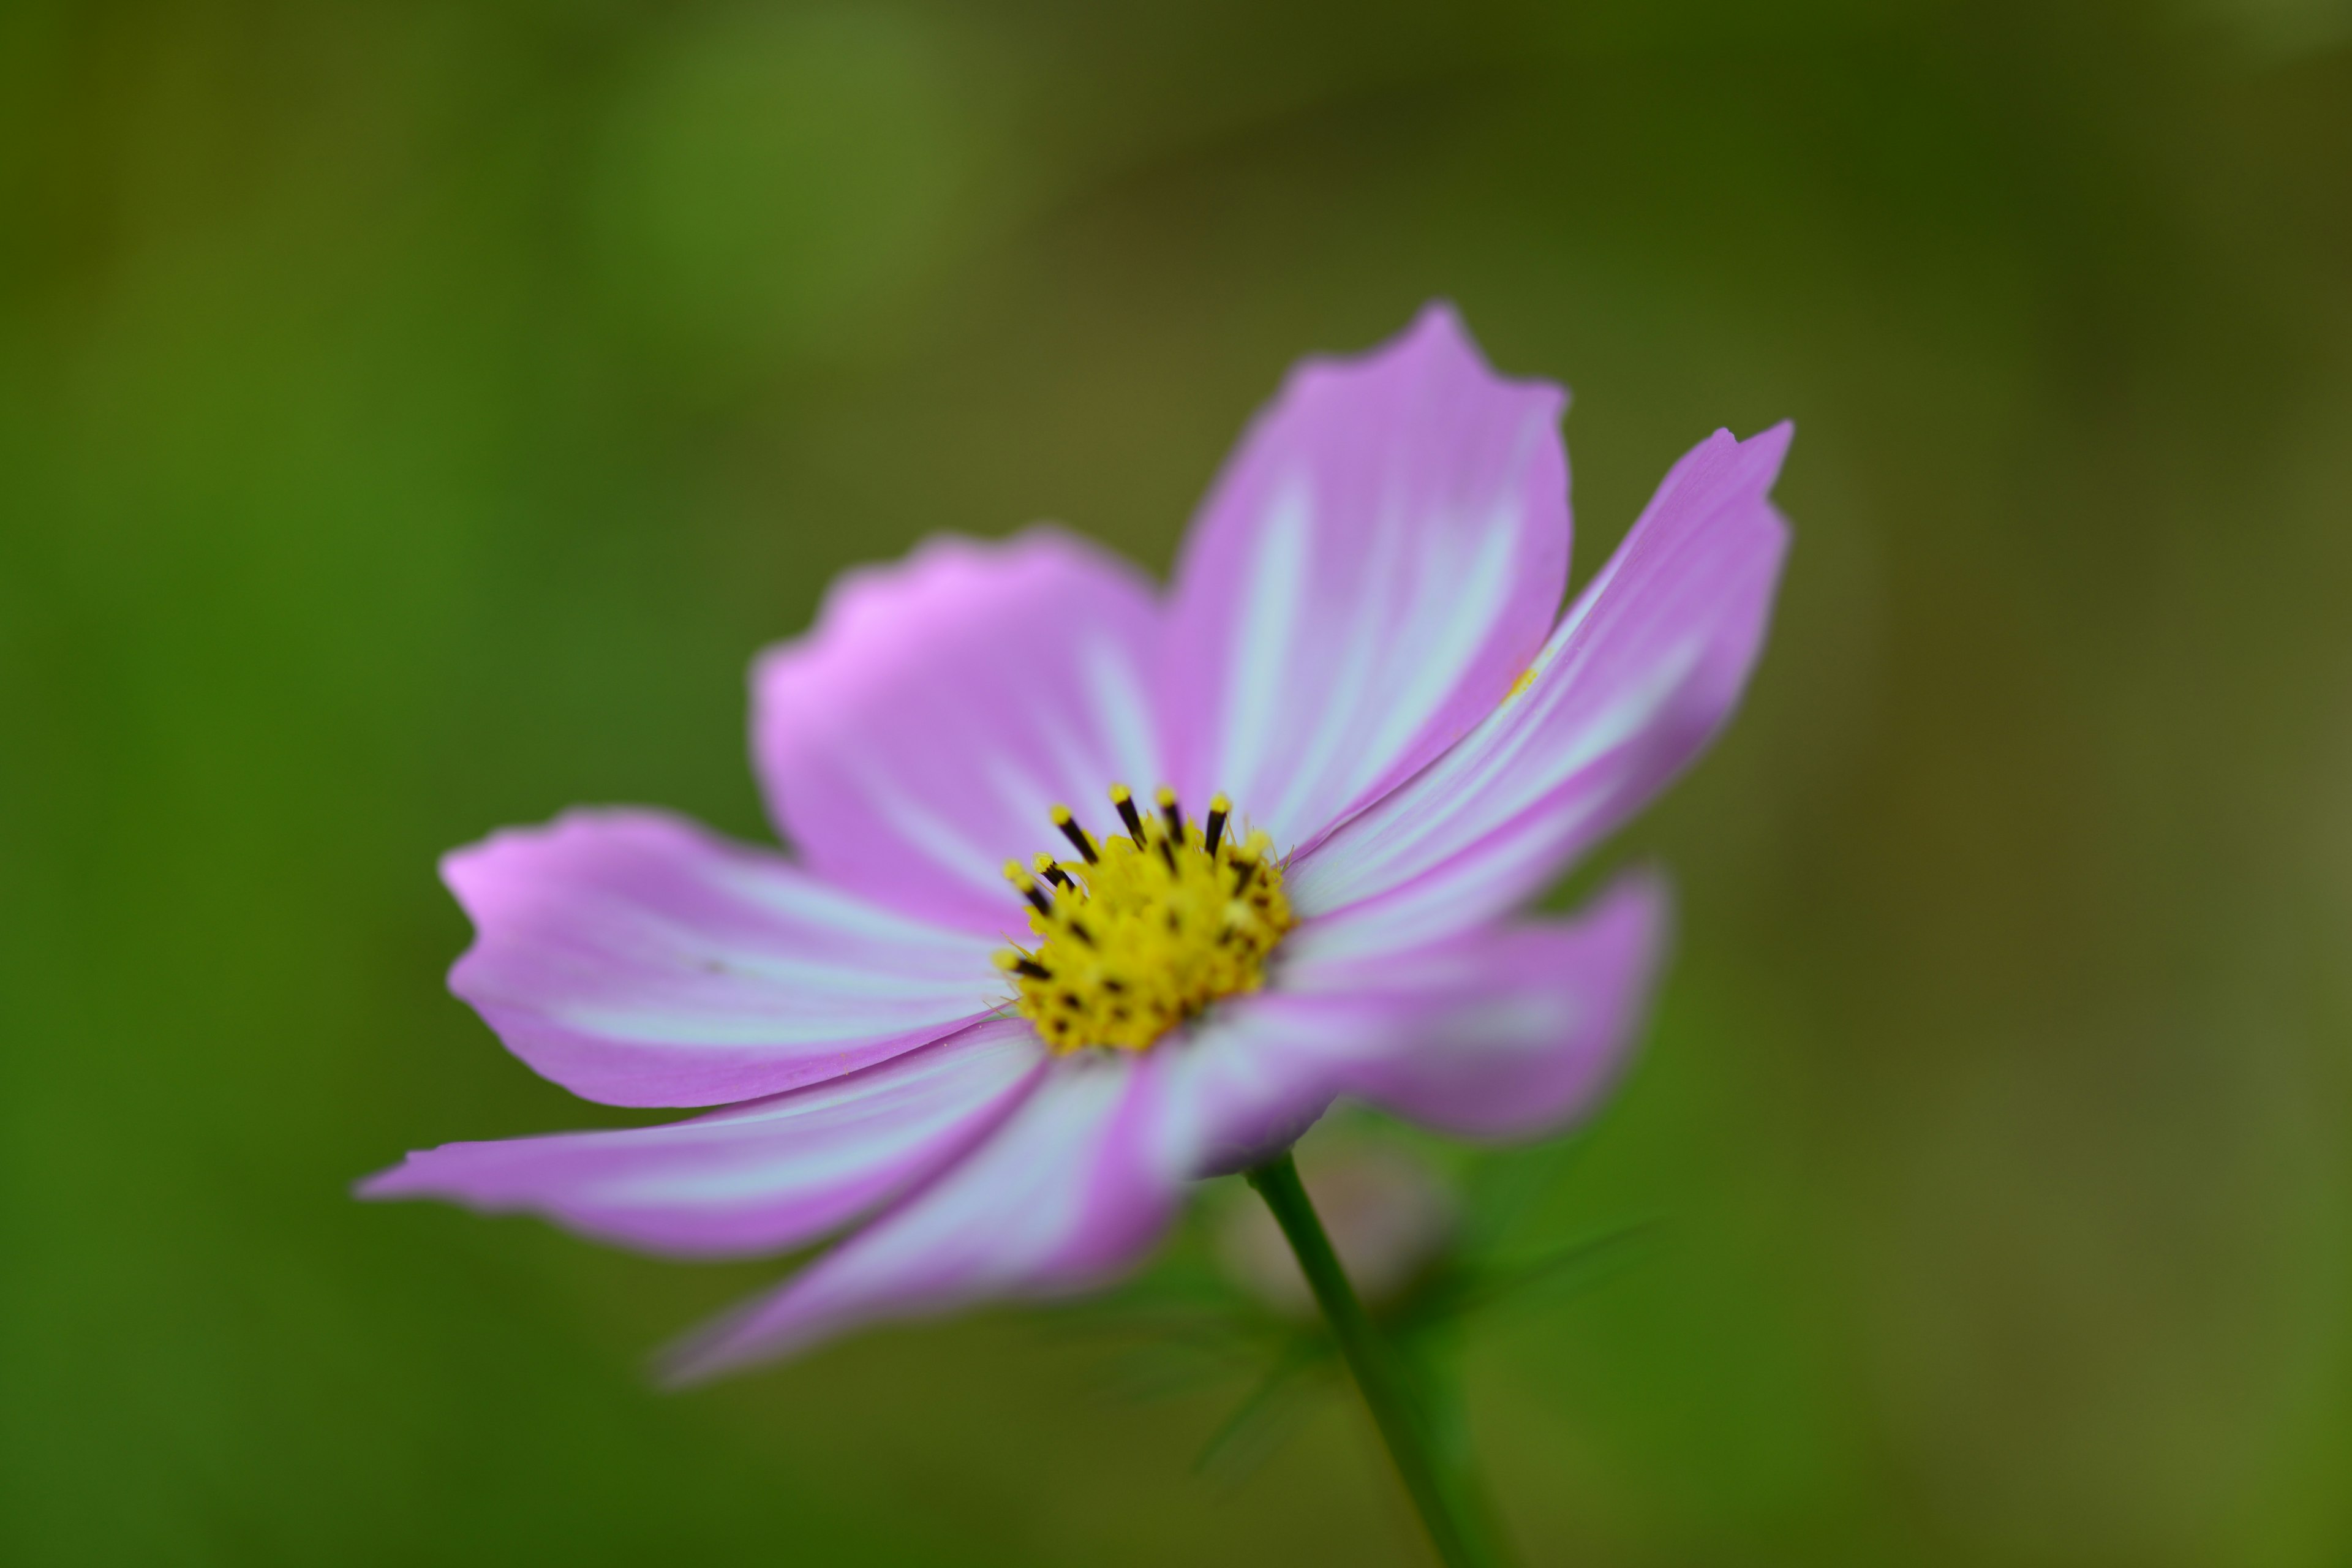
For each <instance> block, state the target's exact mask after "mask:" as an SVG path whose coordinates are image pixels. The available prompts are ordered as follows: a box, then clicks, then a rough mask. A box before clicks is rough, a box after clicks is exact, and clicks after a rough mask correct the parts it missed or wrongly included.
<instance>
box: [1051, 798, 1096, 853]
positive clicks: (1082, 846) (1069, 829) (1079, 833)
mask: <svg viewBox="0 0 2352 1568" xmlns="http://www.w3.org/2000/svg"><path fill="white" fill-rule="evenodd" d="M1054 826H1056V827H1058V828H1060V829H1061V830H1062V837H1065V838H1066V839H1068V840H1069V841H1070V843H1071V844H1072V845H1073V846H1075V847H1076V849H1077V851H1078V853H1079V854H1080V855H1082V856H1084V857H1086V862H1087V865H1089V866H1091V865H1094V864H1095V863H1096V862H1097V861H1098V860H1100V859H1101V858H1102V857H1101V856H1099V855H1097V854H1096V853H1095V841H1094V840H1093V839H1091V838H1089V837H1087V830H1086V829H1085V828H1083V827H1080V826H1078V819H1077V818H1076V817H1075V816H1071V815H1070V808H1069V807H1068V806H1066V805H1057V806H1055V808H1054Z"/></svg>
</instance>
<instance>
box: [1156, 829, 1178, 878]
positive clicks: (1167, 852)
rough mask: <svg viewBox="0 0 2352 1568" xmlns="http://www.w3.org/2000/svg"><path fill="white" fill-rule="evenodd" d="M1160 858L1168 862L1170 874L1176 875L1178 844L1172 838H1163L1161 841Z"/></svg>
mask: <svg viewBox="0 0 2352 1568" xmlns="http://www.w3.org/2000/svg"><path fill="white" fill-rule="evenodd" d="M1160 858H1161V859H1162V860H1165V861H1167V862H1168V870H1169V873H1170V875H1171V876H1172V875H1174V873H1175V870H1176V846H1175V844H1174V842H1173V841H1172V840H1170V839H1166V838H1163V839H1161V840H1160Z"/></svg>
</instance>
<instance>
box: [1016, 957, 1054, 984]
mask: <svg viewBox="0 0 2352 1568" xmlns="http://www.w3.org/2000/svg"><path fill="white" fill-rule="evenodd" d="M1013 973H1015V974H1025V975H1027V976H1028V977H1029V978H1030V979H1032V980H1051V979H1053V978H1054V972H1053V971H1052V970H1050V969H1048V968H1046V967H1045V965H1044V964H1042V963H1038V962H1037V961H1036V960H1035V959H1034V958H1019V959H1015V960H1013Z"/></svg>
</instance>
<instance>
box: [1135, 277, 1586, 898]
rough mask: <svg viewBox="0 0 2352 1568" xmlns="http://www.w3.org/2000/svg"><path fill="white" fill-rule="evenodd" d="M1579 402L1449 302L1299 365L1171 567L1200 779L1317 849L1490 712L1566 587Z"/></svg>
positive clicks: (1173, 682) (1171, 647) (1292, 845)
mask: <svg viewBox="0 0 2352 1568" xmlns="http://www.w3.org/2000/svg"><path fill="white" fill-rule="evenodd" d="M1566 404H1567V395H1566V394H1565V393H1564V392H1562V391H1561V390H1560V389H1559V387H1556V386H1553V385H1550V384H1548V383H1544V382H1522V381H1505V380H1503V379H1501V378H1500V377H1498V376H1496V374H1494V373H1493V372H1492V371H1490V370H1489V369H1487V367H1486V362H1485V361H1484V360H1483V359H1481V358H1480V357H1479V353H1478V350H1477V347H1476V345H1475V344H1474V343H1473V342H1471V341H1470V339H1469V337H1468V335H1467V334H1466V333H1465V331H1463V328H1462V324H1461V321H1459V320H1458V319H1457V318H1456V317H1455V316H1454V312H1453V310H1451V309H1450V308H1448V307H1446V306H1444V305H1442V304H1441V305H1433V306H1431V307H1430V308H1429V309H1427V310H1424V311H1423V312H1422V315H1421V318H1420V320H1419V321H1416V322H1415V323H1414V324H1413V326H1412V329H1411V330H1410V331H1407V332H1406V333H1405V334H1404V335H1403V336H1402V337H1401V338H1399V339H1397V340H1396V341H1395V342H1391V343H1390V344H1387V345H1385V346H1383V347H1381V348H1380V349H1377V350H1375V351H1373V352H1372V353H1370V354H1367V355H1365V356H1363V357H1361V358H1360V359H1354V360H1336V361H1335V360H1310V361H1307V363H1303V364H1301V365H1300V366H1299V367H1298V368H1297V370H1296V371H1294V372H1292V374H1291V376H1290V379H1289V381H1288V382H1287V383H1286V384H1285V385H1284V387H1283V390H1282V395H1281V396H1280V397H1279V398H1277V399H1276V402H1275V403H1274V405H1272V406H1271V407H1270V408H1269V409H1268V410H1267V411H1266V412H1265V414H1263V415H1261V416H1259V418H1258V421H1257V423H1256V424H1255V426H1252V428H1251V429H1250V431H1249V433H1248V435H1247V436H1245V437H1244V438H1243V441H1242V445H1241V447H1240V448H1239V450H1238V451H1237V452H1236V453H1235V455H1234V458H1233V459H1232V460H1231V462H1230V463H1229V464H1228V466H1227V468H1226V469H1225V471H1224V473H1223V476H1222V477H1221V478H1220V479H1218V481H1217V484H1216V488H1215V489H1213V491H1212V492H1211V494H1210V497H1209V500H1208V502H1207V504H1206V506H1205V507H1204V508H1203V509H1202V513H1201V516H1200V519H1199V521H1197V523H1196V524H1195V526H1194V529H1193V532H1192V538H1191V539H1190V541H1189V542H1188V543H1187V545H1186V547H1185V552H1184V555H1183V559H1182V563H1181V569H1180V570H1179V573H1178V574H1177V585H1176V595H1175V602H1174V605H1173V607H1172V611H1171V614H1172V616H1173V619H1172V621H1171V626H1170V628H1169V636H1168V643H1167V648H1166V655H1165V657H1166V659H1167V663H1166V664H1165V666H1164V667H1163V669H1162V676H1161V690H1162V693H1163V710H1164V711H1165V712H1166V713H1167V714H1168V715H1169V736H1170V742H1171V749H1172V751H1173V752H1174V753H1175V758H1176V761H1177V764H1178V767H1177V771H1178V777H1177V779H1176V781H1175V782H1176V784H1177V785H1178V787H1179V788H1180V789H1181V790H1182V791H1184V792H1185V793H1186V795H1187V796H1188V798H1192V799H1203V798H1205V797H1206V796H1208V795H1211V794H1212V793H1213V792H1215V791H1217V790H1220V789H1222V790H1223V791H1225V792H1227V793H1228V794H1229V795H1232V797H1233V799H1234V804H1235V805H1236V806H1237V807H1238V808H1240V809H1241V810H1242V811H1244V813H1246V814H1247V815H1248V816H1249V818H1250V822H1251V825H1252V826H1257V827H1263V828H1265V829H1266V830H1267V831H1269V832H1270V833H1272V834H1273V835H1274V837H1275V841H1276V843H1277V844H1278V845H1280V846H1281V847H1283V848H1284V849H1285V850H1286V851H1289V850H1294V849H1297V848H1300V847H1307V846H1310V845H1311V844H1312V843H1314V842H1315V841H1316V840H1317V839H1318V837H1320V836H1321V835H1322V834H1323V833H1324V832H1325V831H1326V830H1328V828H1329V827H1331V826H1333V825H1334V824H1335V823H1337V822H1339V821H1340V820H1341V819H1342V818H1343V817H1344V816H1346V815H1347V814H1348V813H1349V812H1350V811H1352V810H1354V809H1355V808H1357V807H1358V806H1360V805H1362V804H1363V803H1364V802H1366V801H1368V800H1370V799H1373V798H1375V797H1376V796H1377V795H1379V794H1380V792H1381V791H1382V790H1385V789H1387V788H1389V787H1390V786H1391V785H1393V784H1396V783H1397V782H1398V781H1399V780H1401V779H1403V778H1405V777H1406V776H1408V775H1409V774H1411V773H1412V772H1413V771H1414V770H1415V769H1417V768H1419V767H1421V766H1422V765H1423V763H1427V762H1428V761H1429V760H1430V759H1431V758H1432V757H1433V756H1435V755H1436V754H1437V753H1438V752H1441V751H1443V750H1444V748H1445V747H1446V746H1447V745H1449V744H1451V743H1452V742H1454V740H1456V739H1457V738H1459V737H1460V736H1461V735H1462V734H1463V733H1464V732H1465V731H1468V730H1469V729H1470V727H1471V726H1472V725H1474V724H1475V723H1476V722H1477V721H1479V720H1480V719H1481V718H1483V717H1484V716H1485V715H1486V714H1487V713H1488V712H1490V711H1491V710H1493V708H1494V705H1495V704H1496V702H1497V701H1498V700H1501V698H1502V696H1503V694H1504V692H1506V691H1507V690H1508V689H1510V685H1511V682H1512V680H1513V679H1516V678H1517V675H1518V674H1519V672H1520V670H1522V669H1524V668H1526V667H1527V661H1528V658H1529V656H1531V655H1532V654H1533V653H1534V652H1535V650H1536V648H1537V647H1538V646H1539V645H1540V644H1541V643H1542V641H1543V637H1544V633H1545V632H1546V631H1547V630H1548V629H1549V626H1550V625H1551V622H1552V617H1553V616H1554V615H1555V614H1557V613H1558V611H1559V601H1560V594H1561V592H1562V590H1563V589H1564V588H1565V586H1566V584H1567V577H1568V544H1569V520H1568V458H1567V453H1566V451H1565V449H1564V448H1563V447H1561V445H1560V439H1559V416H1560V411H1561V409H1562V408H1563V407H1565V406H1566Z"/></svg>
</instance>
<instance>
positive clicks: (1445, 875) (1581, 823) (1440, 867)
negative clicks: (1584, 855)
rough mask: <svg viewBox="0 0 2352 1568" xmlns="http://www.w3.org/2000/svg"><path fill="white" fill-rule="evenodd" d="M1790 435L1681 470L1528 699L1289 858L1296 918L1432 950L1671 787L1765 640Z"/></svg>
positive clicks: (1554, 648) (1550, 656)
mask: <svg viewBox="0 0 2352 1568" xmlns="http://www.w3.org/2000/svg"><path fill="white" fill-rule="evenodd" d="M1789 438H1790V426H1787V425H1785V424H1784V425H1780V426H1774V427H1773V428H1772V429H1769V430H1767V431H1765V432H1764V433H1763V434H1762V435H1760V436H1758V437H1753V438H1752V439H1750V440H1748V441H1745V442H1741V441H1736V440H1734V439H1733V438H1732V437H1731V436H1730V434H1729V433H1728V432H1726V431H1717V433H1716V434H1715V435H1714V436H1712V437H1709V438H1708V439H1707V440H1706V441H1705V442H1703V443H1701V444H1700V446H1699V447H1697V448H1696V450H1694V451H1692V452H1691V453H1690V454H1689V455H1687V456H1686V457H1685V458H1683V459H1682V461H1681V462H1679V463H1677V464H1675V468H1674V470H1673V471H1672V472H1671V473H1669V474H1668V475H1667V476H1666V479H1665V482H1664V485H1662V486H1661V487H1660V488H1659V490H1658V493H1657V495H1656V497H1655V498H1654V500H1652V501H1651V502H1650V505H1649V506H1648V508H1647V509H1646V510H1644V511H1643V514H1642V517H1641V520H1640V521H1638V522H1636V523H1635V524H1634V526H1633V531H1632V532H1631V533H1630V534H1628V535H1627V536H1626V540H1625V542H1624V544H1623V545H1622V547H1620V548H1619V550H1618V552H1617V553H1616V555H1615V556H1614V557H1613V558H1612V560H1611V561H1610V563H1609V564H1608V565H1607V566H1606V567H1605V568H1604V569H1603V570H1602V572H1601V575H1600V576H1598V577H1597V578H1595V579H1594V580H1593V582H1592V583H1591V585H1590V586H1588V587H1587V588H1586V589H1585V591H1584V593H1583V594H1582V595H1580V596H1579V598H1578V600H1577V602H1576V604H1575V605H1574V606H1573V607H1572V608H1571V609H1570V612H1569V614H1568V616H1566V618H1565V619H1563V620H1562V622H1561V623H1560V626H1559V630H1558V631H1557V632H1555V633H1554V634H1553V636H1552V637H1551V639H1550V641H1549V642H1548V643H1547V644H1545V646H1544V648H1543V651H1542V653H1541V654H1539V655H1538V657H1537V658H1536V660H1535V662H1534V663H1533V665H1532V666H1531V667H1530V668H1529V670H1528V675H1527V677H1526V678H1525V679H1524V681H1523V683H1522V684H1521V686H1520V687H1519V688H1518V689H1516V690H1515V691H1514V692H1513V693H1512V695H1511V696H1509V697H1508V698H1507V699H1506V700H1504V701H1503V703H1502V704H1501V705H1500V706H1499V707H1498V708H1497V709H1496V710H1495V711H1494V712H1493V713H1492V714H1490V715H1489V716H1488V717H1487V718H1486V721H1485V722H1483V723H1481V724H1480V725H1479V726H1478V728H1477V729H1475V730H1474V731H1471V733H1470V734H1469V735H1467V736H1465V738H1464V739H1463V741H1462V742H1461V743H1460V744H1458V745H1456V746H1455V747H1454V749H1453V750H1451V751H1449V752H1446V753H1445V755H1444V756H1443V757H1440V758H1439V759H1438V760H1437V761H1436V762H1435V763H1433V764H1431V765H1430V766H1429V767H1428V768H1427V769H1425V770H1423V772H1422V773H1420V774H1418V775H1417V776H1415V777H1414V778H1412V780H1410V781H1409V782H1407V783H1406V784H1404V785H1403V786H1402V787H1401V788H1399V789H1397V790H1396V791H1395V792H1393V793H1392V794H1391V795H1388V796H1387V797H1385V798H1384V799H1382V800H1381V801H1380V802H1378V803H1377V804H1376V805H1372V806H1371V807H1370V809H1368V810H1366V811H1365V812H1363V813H1362V814H1361V815H1360V816H1357V817H1356V818H1354V819H1353V820H1352V821H1349V823H1347V824H1346V825H1344V826H1341V827H1340V828H1339V831H1337V832H1335V833H1334V834H1332V835H1331V837H1329V838H1328V839H1327V840H1326V841H1325V842H1324V844H1323V845H1322V846H1321V847H1318V848H1317V849H1316V850H1315V851H1314V852H1313V853H1312V854H1310V855H1308V856H1307V857H1305V858H1302V859H1301V860H1300V861H1299V862H1298V863H1297V864H1296V865H1295V866H1294V867H1293V868H1291V870H1290V873H1289V890H1290V897H1291V901H1292V905H1293V907H1294V908H1296V909H1297V910H1300V911H1301V912H1302V913H1304V914H1308V915H1330V914H1333V913H1335V912H1338V911H1341V910H1345V911H1347V912H1348V916H1349V927H1350V929H1351V931H1352V940H1354V941H1356V942H1359V943H1361V944H1367V945H1370V946H1384V947H1388V948H1398V947H1404V946H1411V945H1415V944H1419V943H1423V942H1432V941H1436V940H1440V939H1442V938H1443V937H1444V936H1445V935H1447V934H1448V933H1451V932H1454V931H1465V930H1468V929H1471V928H1473V927H1475V926H1476V925H1478V924H1480V923H1483V922H1484V921H1488V920H1491V919H1493V918H1494V917H1495V916H1496V915H1497V914H1498V913H1500V912H1502V911H1503V910H1507V909H1508V908H1510V907H1511V906H1512V905H1514V904H1517V903H1518V902H1519V901H1521V900H1524V899H1526V898H1528V897H1529V896H1530V895H1532V894H1534V893H1535V892H1537V891H1538V890H1539V889H1542V888H1543V887H1544V886H1545V885H1546V884H1548V883H1549V882H1550V881H1551V880H1552V879H1554V878H1556V877H1557V876H1558V875H1559V873H1560V871H1561V870H1562V869H1563V868H1565V866H1566V865H1567V864H1568V862H1570V860H1572V859H1573V858H1575V857H1576V856H1577V855H1579V854H1580V853H1581V852H1582V851H1583V850H1584V849H1585V848H1587V847H1590V846H1591V844H1592V843H1593V842H1594V841H1596V840H1597V839H1599V838H1600V837H1602V836H1603V835H1604V834H1606V833H1608V832H1609V831H1610V830H1611V829H1612V828H1613V827H1615V826H1617V825H1618V824H1619V823H1621V822H1622V821H1623V820H1624V819H1625V818H1626V817H1628V816H1632V815H1633V813H1634V812H1635V811H1637V810H1639V809H1640V808H1641V806H1642V805H1643V804H1644V803H1646V802H1647V801H1648V800H1649V799H1650V797H1651V796H1653V795H1655V794H1656V793H1657V792H1658V791H1659V790H1660V789H1662V788H1664V785H1665V784H1666V783H1667V782H1668V781H1669V780H1670V779H1672V778H1673V777H1674V775H1675V773H1679V772H1680V771H1681V770H1682V768H1683V767H1684V766H1685V764H1687V763H1689V762H1690V761H1691V760H1692V759H1693V758H1694V757H1696V755H1697V754H1698V753H1699V752H1701V751H1702V750H1704V749H1705V747H1706V743H1707V742H1708V741H1710V740H1711V739H1713V737H1714V735H1715V733H1716V732H1717V731H1718V730H1719V729H1720V728H1721V727H1722V725H1723V723H1724V721H1726V720H1727V718H1729V716H1730V714H1731V711H1732V710H1733V709H1734V708H1735V707H1736V706H1737V705H1738V700H1739V695H1740V692H1741V690H1742V689H1744V688H1745V686H1746V684H1747V680H1748V672H1749V671H1750V669H1751V668H1753V667H1754V665H1755V662H1756V658H1757V655H1758V653H1759V650H1760V649H1761V647H1762V645H1763V640H1764V631H1765V627H1766V625H1767V623H1768V621H1769V618H1770V615H1771V608H1772V596H1773V591H1774V588H1775V586H1776V584H1778V582H1779V578H1780V562H1781V558H1782V556H1783V555H1784V554H1785V553H1786V551H1787V545H1788V525H1787V524H1786V522H1785V521H1782V519H1781V517H1780V513H1779V512H1778V511H1777V510H1774V509H1773V506H1772V504H1771V501H1770V500H1769V492H1770V490H1771V488H1772V481H1773V479H1774V478H1775V477H1776V476H1777V475H1778V473H1779V472H1780V461H1781V458H1782V457H1783V456H1784V455H1785V454H1786V452H1787V450H1788V446H1789Z"/></svg>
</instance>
